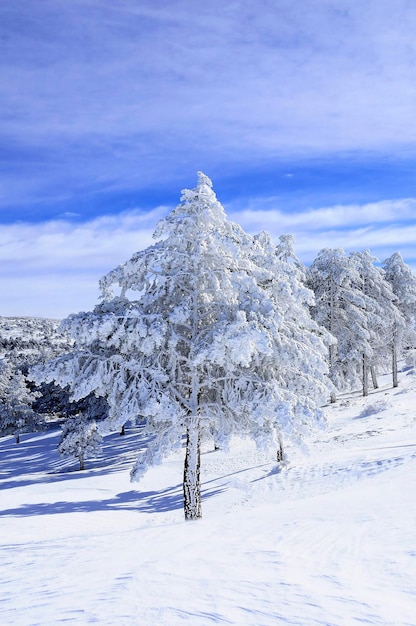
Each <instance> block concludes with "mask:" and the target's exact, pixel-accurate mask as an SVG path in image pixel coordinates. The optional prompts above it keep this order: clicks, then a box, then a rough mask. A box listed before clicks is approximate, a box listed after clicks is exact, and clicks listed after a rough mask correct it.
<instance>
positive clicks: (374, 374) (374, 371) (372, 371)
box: [370, 365, 378, 389]
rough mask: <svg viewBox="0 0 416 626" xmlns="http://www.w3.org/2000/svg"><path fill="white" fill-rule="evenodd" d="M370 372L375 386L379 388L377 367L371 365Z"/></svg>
mask: <svg viewBox="0 0 416 626" xmlns="http://www.w3.org/2000/svg"><path fill="white" fill-rule="evenodd" d="M370 372H371V380H372V381H373V387H374V389H378V381H377V374H376V368H375V367H374V365H372V366H371V367H370Z"/></svg>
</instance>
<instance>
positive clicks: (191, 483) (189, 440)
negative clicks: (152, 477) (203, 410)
mask: <svg viewBox="0 0 416 626" xmlns="http://www.w3.org/2000/svg"><path fill="white" fill-rule="evenodd" d="M200 467H201V437H200V432H199V425H198V424H194V425H192V426H190V427H189V428H188V430H187V434H186V453H185V465H184V472H183V507H184V513H185V519H186V520H194V519H199V518H201V517H202V509H201V478H200Z"/></svg>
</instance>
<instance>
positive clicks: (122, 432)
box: [120, 424, 126, 435]
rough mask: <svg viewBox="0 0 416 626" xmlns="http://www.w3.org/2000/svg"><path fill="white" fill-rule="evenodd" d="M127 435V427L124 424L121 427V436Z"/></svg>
mask: <svg viewBox="0 0 416 626" xmlns="http://www.w3.org/2000/svg"><path fill="white" fill-rule="evenodd" d="M125 434H126V425H125V424H123V426H122V427H121V430H120V435H125Z"/></svg>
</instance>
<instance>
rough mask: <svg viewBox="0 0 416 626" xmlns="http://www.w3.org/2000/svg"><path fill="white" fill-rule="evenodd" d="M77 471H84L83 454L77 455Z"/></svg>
mask: <svg viewBox="0 0 416 626" xmlns="http://www.w3.org/2000/svg"><path fill="white" fill-rule="evenodd" d="M79 469H80V470H83V469H85V463H84V455H83V454H80V455H79Z"/></svg>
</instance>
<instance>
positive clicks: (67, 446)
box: [58, 414, 103, 470]
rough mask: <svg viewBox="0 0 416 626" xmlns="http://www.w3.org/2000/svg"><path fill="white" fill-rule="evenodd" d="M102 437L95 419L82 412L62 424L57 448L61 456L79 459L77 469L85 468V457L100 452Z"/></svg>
mask: <svg viewBox="0 0 416 626" xmlns="http://www.w3.org/2000/svg"><path fill="white" fill-rule="evenodd" d="M102 441H103V438H102V436H101V434H100V433H99V431H98V428H97V424H96V422H95V420H92V419H88V417H87V416H85V415H83V414H79V415H76V416H74V417H70V418H69V419H67V420H66V422H64V424H63V425H62V434H61V440H60V442H59V444H58V450H59V452H60V454H62V455H63V456H73V457H75V458H76V459H78V461H79V469H80V470H83V469H85V459H86V458H88V457H91V456H97V455H98V454H99V453H100V452H101V445H102Z"/></svg>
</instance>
